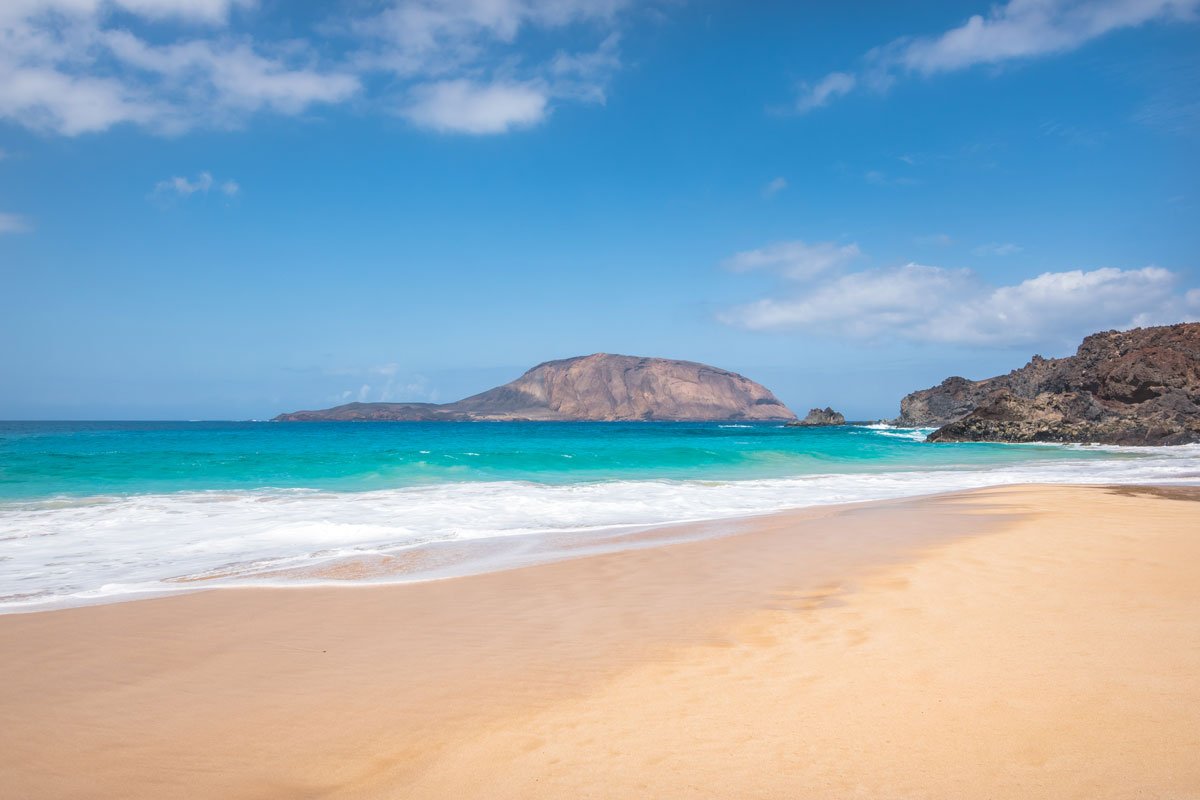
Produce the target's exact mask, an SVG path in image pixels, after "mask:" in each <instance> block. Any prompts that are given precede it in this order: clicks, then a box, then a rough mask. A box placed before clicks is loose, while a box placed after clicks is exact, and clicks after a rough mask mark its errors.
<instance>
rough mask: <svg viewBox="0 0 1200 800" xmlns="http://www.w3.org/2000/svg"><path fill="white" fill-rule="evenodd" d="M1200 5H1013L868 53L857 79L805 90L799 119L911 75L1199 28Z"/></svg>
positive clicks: (1114, 0) (1055, 0)
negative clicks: (1185, 26) (1118, 35)
mask: <svg viewBox="0 0 1200 800" xmlns="http://www.w3.org/2000/svg"><path fill="white" fill-rule="evenodd" d="M1198 9H1200V0H1008V2H1007V3H1002V4H997V5H994V6H993V7H992V8H991V9H990V10H989V11H988V13H987V14H976V15H974V16H972V17H970V18H969V19H967V20H966V21H965V22H963V23H962V24H961V25H958V26H957V27H954V28H951V29H950V30H947V31H944V32H942V33H940V34H936V35H932V36H917V37H903V38H900V39H896V40H894V41H892V42H889V43H887V44H885V45H883V46H880V47H876V48H874V49H873V50H871V51H869V52H868V53H867V54H866V55H865V56H864V57H863V59H862V64H861V68H860V69H859V70H858V73H857V74H852V73H849V72H831V73H829V74H828V75H826V76H825V77H824V78H822V79H821V80H820V81H818V82H817V83H816V84H814V85H812V86H805V87H803V89H802V91H801V93H800V95H799V97H798V99H797V109H798V110H799V111H802V112H803V111H810V110H812V109H814V108H819V107H820V106H823V105H826V104H827V103H828V102H829V101H830V100H831V99H833V98H835V97H837V96H839V95H844V94H847V93H848V92H850V91H851V90H853V89H854V88H855V87H859V86H867V87H870V88H874V89H877V90H882V89H886V88H887V87H888V86H890V85H891V84H892V83H894V82H895V81H896V80H897V79H898V78H899V77H902V76H904V75H924V76H929V75H935V74H938V73H945V72H952V71H956V70H962V69H968V68H970V67H974V66H979V65H985V64H991V65H995V64H1002V63H1005V62H1010V61H1015V60H1020V59H1031V58H1037V57H1040V56H1048V55H1055V54H1061V53H1066V52H1070V51H1072V50H1076V49H1078V48H1080V47H1082V46H1083V45H1085V44H1087V43H1088V42H1090V41H1092V40H1094V39H1097V38H1099V37H1101V36H1104V35H1105V34H1108V33H1111V32H1113V31H1116V30H1120V29H1122V28H1133V27H1138V26H1141V25H1145V24H1147V23H1150V22H1171V21H1178V20H1192V19H1194V18H1195V16H1196V13H1197V10H1198Z"/></svg>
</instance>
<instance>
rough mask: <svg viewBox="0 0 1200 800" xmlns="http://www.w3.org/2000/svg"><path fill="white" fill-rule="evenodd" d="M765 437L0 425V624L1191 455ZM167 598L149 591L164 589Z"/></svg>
mask: <svg viewBox="0 0 1200 800" xmlns="http://www.w3.org/2000/svg"><path fill="white" fill-rule="evenodd" d="M926 432H927V431H922V430H912V429H895V428H887V427H884V426H842V427H835V428H817V429H796V428H784V427H782V426H780V425H778V424H776V423H753V424H744V423H726V424H720V423H445V422H441V423H386V422H380V423H270V422H111V423H109V422H59V423H56V422H38V423H25V422H21V423H0V611H4V610H10V611H11V610H25V609H33V608H40V607H46V606H48V605H61V604H70V603H77V602H89V601H93V600H95V599H98V598H119V597H122V596H125V595H127V594H131V593H136V592H144V591H155V590H159V589H163V588H171V587H172V586H178V584H175V583H173V581H175V580H177V579H180V578H191V577H195V576H206V575H221V576H223V577H229V576H236V577H237V578H238V579H239V580H243V581H244V580H245V579H246V578H252V577H253V576H254V575H256V574H262V573H265V572H272V571H275V570H278V569H279V568H281V567H289V566H295V565H311V564H319V563H323V562H325V561H330V560H333V559H336V558H344V557H347V556H362V555H379V554H394V553H397V552H402V551H405V550H412V549H414V548H422V547H430V546H434V545H437V544H438V543H445V542H467V541H475V540H480V541H489V540H494V539H496V538H497V537H511V536H518V535H522V534H536V533H547V532H561V533H565V534H570V535H578V536H580V537H584V536H587V535H589V534H590V533H591V532H594V531H596V530H599V529H607V530H612V529H613V528H614V527H617V528H619V527H621V526H646V525H657V524H662V523H668V522H673V521H683V520H698V519H720V518H724V517H731V516H740V515H745V514H752V513H761V512H766V511H773V510H778V509H782V508H788V507H796V506H804V505H814V504H823V503H835V502H846V501H853V500H869V499H879V498H887V497H899V496H908V495H917V494H925V493H932V492H938V491H949V490H953V489H957V488H969V487H973V486H986V485H995V484H1001V483H1015V482H1039V481H1040V482H1077V483H1078V482H1085V483H1100V482H1159V483H1162V482H1178V481H1189V482H1195V481H1197V479H1198V477H1200V448H1196V447H1180V448H1147V449H1133V448H1086V447H1069V446H1068V447H1064V446H1053V445H1026V446H1019V445H1002V444H930V443H926V442H925V441H924V436H925V433H926ZM164 581H167V582H168V583H164Z"/></svg>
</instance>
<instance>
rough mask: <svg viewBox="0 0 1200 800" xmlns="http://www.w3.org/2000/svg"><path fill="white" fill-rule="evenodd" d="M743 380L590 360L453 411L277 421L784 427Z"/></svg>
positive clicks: (680, 365)
mask: <svg viewBox="0 0 1200 800" xmlns="http://www.w3.org/2000/svg"><path fill="white" fill-rule="evenodd" d="M795 417H796V415H795V414H793V413H792V412H791V411H790V410H789V409H788V408H787V407H786V406H785V405H784V404H783V403H781V402H780V401H779V400H778V398H776V397H775V395H773V394H771V392H770V391H769V390H768V389H766V388H765V387H763V386H761V385H760V384H757V383H755V382H754V381H752V380H750V379H749V378H745V377H743V376H741V375H738V374H737V373H735V372H729V371H728V370H723V369H718V368H716V367H710V366H707V365H705V364H697V363H694V362H691V361H672V360H670V359H666V358H639V357H636V356H621V355H610V354H607V353H596V354H594V355H590V356H578V357H576V358H567V359H563V360H560V361H547V362H546V363H544V364H539V365H538V366H536V367H534V368H533V369H531V370H529V371H528V372H526V373H525V374H524V375H522V376H521V377H519V378H517V379H516V380H515V381H512V382H510V383H506V384H504V385H503V386H498V387H496V388H495V389H489V390H488V391H486V392H483V393H481V394H477V395H473V396H471V397H468V398H466V399H464V400H459V401H458V402H456V403H446V404H442V405H437V404H432V403H350V404H348V405H344V406H338V407H336V408H330V409H325V410H322V411H297V412H293V413H291V414H280V415H279V416H278V417H276V420H279V421H287V422H294V421H309V420H313V421H316V420H417V421H431V420H452V421H453V420H547V421H549V420H564V421H565V420H592V421H618V420H664V421H667V420H669V421H705V420H730V419H736V420H790V419H795Z"/></svg>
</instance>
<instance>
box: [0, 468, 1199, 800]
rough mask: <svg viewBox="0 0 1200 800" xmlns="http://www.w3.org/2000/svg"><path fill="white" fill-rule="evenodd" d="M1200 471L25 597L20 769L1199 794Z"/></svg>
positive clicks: (369, 783) (362, 786) (401, 784)
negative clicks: (451, 575) (60, 604)
mask: <svg viewBox="0 0 1200 800" xmlns="http://www.w3.org/2000/svg"><path fill="white" fill-rule="evenodd" d="M1164 495H1165V496H1164ZM1197 497H1200V490H1198V489H1195V488H1190V489H1189V488H1184V487H1166V488H1155V487H1138V488H1134V487H1124V486H1121V487H1100V486H1091V487H1081V486H1065V487H1064V486H1045V485H1036V486H1018V487H1013V486H1007V487H998V488H990V489H977V490H970V491H966V492H954V493H950V494H946V495H940V496H935V497H929V496H925V497H920V498H910V499H903V500H884V501H873V502H871V503H867V504H852V505H847V506H839V507H834V506H823V507H816V508H809V509H803V510H801V511H799V512H783V513H781V514H772V515H765V516H758V517H750V518H746V519H744V520H741V521H740V523H739V525H738V526H737V530H736V531H733V532H732V533H730V535H720V536H710V537H707V538H697V539H694V540H691V541H687V542H681V543H669V544H662V545H653V544H652V545H650V546H646V547H643V548H640V549H623V550H620V551H617V552H610V553H605V554H599V555H586V556H583V557H579V558H569V559H566V560H560V561H553V562H547V563H541V564H538V565H535V566H526V567H517V568H514V569H509V570H504V571H499V572H487V573H482V574H477V575H473V576H468V577H461V578H456V579H454V580H441V581H427V582H420V583H404V584H390V585H385V586H370V585H361V586H355V587H354V588H355V591H345V588H344V587H334V588H320V587H299V586H298V587H295V588H290V587H289V588H287V589H285V590H282V591H280V590H277V589H261V588H244V589H243V588H239V589H223V590H222V591H201V592H194V593H187V594H174V595H169V596H166V597H159V598H152V599H141V600H138V601H137V602H118V603H106V604H102V605H90V606H80V607H74V608H67V609H58V610H47V611H39V612H33V613H22V614H10V615H4V616H0V648H2V649H3V651H4V652H5V653H6V654H9V655H8V657H7V658H6V659H5V660H4V662H3V663H0V715H2V716H0V784H3V785H6V786H9V787H10V789H11V790H12V791H14V792H15V794H16V796H29V797H63V798H67V797H85V796H95V795H96V794H97V793H98V794H101V795H109V796H111V795H113V794H114V793H116V794H121V795H122V796H127V797H162V796H171V795H173V794H178V793H186V794H187V795H188V796H195V797H210V796H211V797H232V798H238V797H246V798H251V797H262V796H321V797H331V798H333V797H385V796H406V797H438V796H464V797H470V796H480V797H482V796H488V797H493V796H494V797H559V796H630V795H636V796H688V797H693V796H694V797H703V796H752V797H776V796H795V793H796V792H800V793H807V794H806V796H814V797H826V796H828V797H841V796H846V794H849V793H852V790H853V789H854V787H856V786H857V787H860V789H859V790H857V791H858V793H860V794H861V793H862V792H863V791H864V790H865V791H866V794H867V795H868V796H912V795H920V796H930V797H947V798H949V797H973V796H991V797H1027V796H1043V797H1060V796H1069V795H1073V794H1075V795H1083V794H1086V795H1087V796H1092V797H1127V796H1134V790H1135V789H1149V788H1151V787H1157V788H1158V790H1159V791H1158V795H1159V796H1161V795H1162V794H1164V793H1166V792H1168V791H1169V792H1175V793H1176V794H1177V795H1179V796H1192V795H1194V794H1198V793H1200V768H1197V767H1195V766H1191V765H1190V762H1187V761H1183V760H1181V756H1180V755H1179V753H1181V752H1185V751H1186V752H1191V750H1189V749H1188V748H1191V749H1194V748H1196V747H1200V734H1197V733H1196V732H1197V731H1200V724H1198V723H1200V712H1197V711H1195V709H1196V708H1200V687H1196V686H1195V685H1194V683H1195V682H1194V679H1193V678H1194V674H1197V670H1200V629H1198V627H1197V626H1196V625H1195V624H1194V622H1193V620H1194V619H1195V617H1196V615H1197V613H1200V589H1198V588H1197V587H1196V586H1195V585H1194V584H1195V583H1196V582H1195V581H1194V580H1192V576H1191V575H1190V574H1188V570H1189V568H1194V566H1195V565H1196V564H1197V563H1200V541H1198V540H1200V535H1197V534H1196V533H1195V532H1194V531H1192V528H1194V527H1195V525H1194V520H1195V519H1196V517H1197V514H1198V513H1200V506H1195V505H1193V503H1191V502H1187V501H1190V500H1194V499H1196V498H1197ZM1184 498H1186V501H1185V499H1184ZM989 631H990V632H991V635H984V634H987V633H988V632H989ZM1148 637H1149V639H1148ZM1143 640H1147V641H1145V642H1143ZM1151 642H1153V646H1151ZM1135 645H1136V646H1135ZM939 665H940V666H939ZM1022 665H1023V666H1022ZM972 676H974V677H975V678H976V679H977V680H976V681H975V682H973V681H972V680H971V678H972ZM1033 697H1038V698H1041V699H1039V700H1038V702H1039V703H1041V702H1043V701H1044V702H1045V703H1049V704H1050V705H1054V704H1055V703H1057V704H1058V707H1059V708H1060V711H1062V709H1066V712H1070V713H1066V712H1064V713H1057V714H1053V715H1047V714H1044V713H1041V712H1039V713H1036V714H1034V713H1033V712H1034V711H1035V710H1036V709H1033V708H1032V707H1026V706H1028V705H1029V704H1030V703H1031V702H1033V701H1032V699H1031V698H1033ZM1085 697H1087V698H1093V699H1092V700H1089V701H1088V702H1087V703H1085V704H1084V705H1083V706H1079V705H1078V703H1077V702H1076V701H1080V700H1081V698H1085ZM870 698H874V699H875V700H874V701H871V700H870ZM876 701H877V702H876ZM1064 704H1065V705H1064ZM785 709H786V712H785ZM889 709H890V710H889ZM1085 709H1086V712H1085ZM902 710H903V711H904V713H900V712H901V711H902ZM885 712H886V713H885ZM1076 717H1078V719H1076ZM1076 723H1078V724H1079V725H1083V727H1078V726H1077V725H1076ZM1084 723H1086V725H1084ZM913 725H916V726H917V727H916V729H914V728H913ZM964 725H965V726H967V728H963V727H962V726H964ZM1030 726H1033V728H1031V727H1030ZM1047 726H1049V727H1050V728H1054V729H1055V730H1054V731H1053V732H1052V733H1053V735H1050V734H1049V733H1047V732H1046V731H1044V730H1042V728H1045V727H1047ZM967 729H970V730H971V731H972V735H971V736H970V737H964V736H963V732H964V731H965V730H967ZM1034 729H1036V730H1034ZM918 732H919V733H918ZM835 734H836V735H835ZM885 735H886V736H885ZM880 737H885V738H883V739H881V738H880ZM1080 737H1083V738H1082V739H1081V738H1080ZM885 740H886V741H885ZM751 742H753V743H754V744H753V746H751V745H750V743H751ZM886 742H891V743H892V744H887V743H886ZM1081 742H1085V743H1086V745H1087V746H1086V747H1083V749H1082V750H1081V749H1080V748H1081V747H1082V745H1081ZM897 743H899V744H897ZM1035 745H1036V747H1035ZM747 747H749V749H747ZM1022 747H1023V748H1025V749H1026V750H1028V749H1029V748H1031V747H1035V749H1037V751H1038V754H1039V755H1038V756H1037V757H1036V758H1035V757H1034V756H1032V755H1029V753H1025V751H1024V750H1021V751H1020V752H1021V753H1025V755H1020V754H1019V753H1018V755H1020V757H1017V756H1014V752H1017V751H1014V749H1013V748H1017V749H1018V750H1020V748H1022ZM847 748H849V749H847ZM964 748H965V749H966V750H970V751H971V753H970V757H969V758H963V752H962V751H963V749H964ZM1047 754H1049V755H1047ZM901 755H903V758H902V759H900V760H899V761H897V760H896V759H897V758H899V757H900V756H901ZM1026 756H1028V757H1026ZM655 759H657V760H655ZM1014 759H1015V760H1014ZM1039 759H1040V761H1039ZM1035 762H1037V764H1038V765H1040V766H1037V765H1035V766H1031V765H1034V763H1035ZM1122 767H1124V771H1122ZM980 781H984V783H980ZM838 787H841V788H840V789H839V788H838ZM1154 793H1155V792H1153V791H1152V792H1151V794H1154Z"/></svg>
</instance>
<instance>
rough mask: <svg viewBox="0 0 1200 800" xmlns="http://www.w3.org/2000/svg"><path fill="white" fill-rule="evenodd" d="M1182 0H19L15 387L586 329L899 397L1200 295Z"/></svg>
mask: <svg viewBox="0 0 1200 800" xmlns="http://www.w3.org/2000/svg"><path fill="white" fill-rule="evenodd" d="M1198 15H1200V0H1138V1H1135V0H1096V1H1095V2H1088V3H1080V2H1069V1H1068V0H1010V2H1008V3H1007V4H1005V3H998V4H994V5H988V4H985V3H974V2H956V3H934V2H929V3H922V4H920V5H919V6H918V7H915V8H914V7H913V4H899V3H860V4H848V3H847V4H815V3H814V4H796V3H784V2H779V3H770V2H768V3H753V4H750V3H733V2H679V1H674V0H673V1H671V2H657V3H637V2H632V0H597V1H596V2H586V1H585V0H558V1H557V2H551V1H550V0H421V1H420V2H415V1H414V0H389V2H368V1H367V0H346V2H341V3H336V2H331V3H310V4H302V3H293V2H283V0H257V2H256V1H255V0H242V1H239V0H10V2H6V3H4V5H3V8H0V153H2V157H0V278H2V280H3V286H4V287H5V292H4V300H5V302H4V310H5V311H4V314H3V315H0V337H2V340H3V342H4V347H3V348H2V349H0V418H33V419H36V418H256V417H257V418H261V417H268V416H271V415H273V414H275V413H277V412H279V411H284V410H291V409H295V408H312V407H324V406H328V405H332V404H335V403H337V402H342V401H345V400H351V399H354V400H357V399H365V400H438V401H448V400H453V399H457V398H458V397H461V396H464V395H466V394H469V393H472V392H475V391H479V390H482V389H485V388H488V387H490V386H492V385H494V384H496V383H499V382H502V381H504V380H508V379H510V378H512V377H515V376H516V375H517V374H519V373H520V372H521V371H522V370H523V369H524V368H526V367H528V366H531V365H532V364H534V363H537V362H540V361H543V360H547V359H551V358H559V357H565V356H570V355H577V354H584V353H590V352H597V351H607V352H622V353H633V354H639V355H658V356H665V357H673V358H686V359H691V360H698V361H704V362H708V363H713V364H716V365H719V366H723V367H727V368H730V369H735V370H738V371H741V372H744V373H745V374H747V375H749V376H750V377H752V378H755V379H757V380H760V381H762V382H764V383H766V384H767V385H768V386H770V387H771V388H772V389H774V390H775V391H776V393H777V394H779V395H780V396H781V398H782V399H783V400H784V401H785V402H787V403H789V404H790V405H792V406H793V407H794V408H796V409H799V410H801V411H803V410H804V409H807V408H808V407H809V406H812V405H817V404H819V405H822V406H824V405H826V404H832V405H834V406H835V407H837V408H839V409H842V410H844V411H845V412H846V413H847V414H848V415H850V416H852V417H864V418H865V417H878V416H885V415H887V416H890V415H894V413H895V412H896V407H897V402H898V400H899V398H900V397H901V396H902V395H903V394H904V393H906V392H907V391H910V390H911V389H915V388H919V387H923V386H926V385H929V384H931V383H935V382H937V381H939V380H941V379H942V378H943V377H946V376H947V375H950V374H964V375H967V376H969V377H984V376H986V375H990V374H995V373H997V372H1002V371H1006V370H1008V369H1011V368H1014V367H1017V366H1020V365H1021V364H1023V363H1024V362H1025V361H1026V360H1027V359H1028V357H1029V356H1030V355H1032V354H1033V353H1035V352H1038V353H1042V354H1044V355H1063V354H1066V353H1069V352H1071V351H1072V350H1073V348H1074V346H1075V344H1077V343H1078V340H1079V339H1080V338H1081V337H1082V336H1083V335H1085V334H1087V333H1089V332H1092V331H1094V330H1099V329H1106V328H1110V327H1128V326H1131V325H1137V324H1155V323H1165V322H1176V321H1180V320H1185V319H1196V318H1198V317H1200V288H1198V287H1200V269H1198V268H1200V263H1198V261H1200V224H1198V222H1200V197H1198V193H1197V189H1196V187H1197V186H1200V157H1198V155H1197V154H1198V153H1200V47H1197V45H1198V44H1200V22H1198V20H1197V17H1198Z"/></svg>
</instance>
